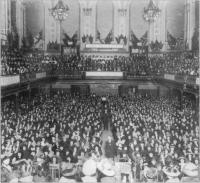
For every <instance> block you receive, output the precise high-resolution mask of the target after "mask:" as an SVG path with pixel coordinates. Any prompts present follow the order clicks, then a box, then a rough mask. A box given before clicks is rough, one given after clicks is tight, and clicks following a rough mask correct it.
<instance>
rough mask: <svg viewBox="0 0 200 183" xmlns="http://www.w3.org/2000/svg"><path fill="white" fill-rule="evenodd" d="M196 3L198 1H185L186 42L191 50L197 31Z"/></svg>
mask: <svg viewBox="0 0 200 183" xmlns="http://www.w3.org/2000/svg"><path fill="white" fill-rule="evenodd" d="M195 2H196V0H185V25H184V28H185V30H184V31H185V32H184V40H185V43H186V46H187V48H188V49H189V50H191V48H192V36H193V34H194V30H195Z"/></svg>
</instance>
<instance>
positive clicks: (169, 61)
mask: <svg viewBox="0 0 200 183" xmlns="http://www.w3.org/2000/svg"><path fill="white" fill-rule="evenodd" d="M1 64H2V69H1V71H2V75H16V74H23V73H31V72H43V71H53V73H54V74H56V73H57V74H64V75H67V74H71V73H74V72H82V71H114V72H116V71H122V72H123V71H125V72H127V73H128V75H130V76H145V75H148V76H149V75H163V74H177V75H191V76H199V63H198V57H194V56H191V54H187V53H184V54H183V53H182V54H180V53H165V54H160V55H149V56H147V55H146V54H133V55H131V56H129V57H125V56H115V57H113V58H111V57H109V58H101V57H100V58H98V57H96V58H94V57H92V56H78V55H76V54H71V55H63V56H57V55H53V56H41V55H40V56H30V55H29V56H22V55H20V54H16V55H15V54H13V53H8V54H6V53H5V54H3V55H2V63H1Z"/></svg>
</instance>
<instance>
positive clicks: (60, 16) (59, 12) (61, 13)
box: [49, 0, 69, 22]
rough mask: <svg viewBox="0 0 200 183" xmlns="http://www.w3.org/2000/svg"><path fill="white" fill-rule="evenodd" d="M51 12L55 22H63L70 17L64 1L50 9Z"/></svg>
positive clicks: (60, 0)
mask: <svg viewBox="0 0 200 183" xmlns="http://www.w3.org/2000/svg"><path fill="white" fill-rule="evenodd" d="M49 11H50V13H51V15H52V16H53V17H54V19H55V20H58V21H60V22H62V21H64V20H65V19H66V18H67V16H68V11H69V7H68V6H67V5H64V3H63V1H62V0H59V1H58V3H57V4H56V5H55V7H53V8H52V9H49Z"/></svg>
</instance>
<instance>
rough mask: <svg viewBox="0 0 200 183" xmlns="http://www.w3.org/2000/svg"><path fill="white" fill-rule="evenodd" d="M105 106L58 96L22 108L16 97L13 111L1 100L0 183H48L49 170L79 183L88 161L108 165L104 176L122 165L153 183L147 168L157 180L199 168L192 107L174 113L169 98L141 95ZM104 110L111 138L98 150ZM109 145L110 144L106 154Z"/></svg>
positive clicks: (100, 100)
mask: <svg viewBox="0 0 200 183" xmlns="http://www.w3.org/2000/svg"><path fill="white" fill-rule="evenodd" d="M104 99H105V100H103V98H101V97H99V96H96V95H95V94H91V95H89V96H79V95H72V94H67V93H65V92H64V91H57V92H55V93H51V94H46V93H40V94H38V95H36V96H34V97H33V98H31V100H29V101H28V100H27V99H26V97H25V96H24V97H23V96H22V97H20V98H19V100H18V104H17V106H16V102H17V101H15V100H12V99H5V100H4V101H3V102H2V110H1V116H2V125H1V130H2V132H1V134H2V138H1V163H2V165H1V168H2V170H1V172H2V173H1V176H2V179H1V180H2V181H3V182H9V181H10V180H11V179H14V178H15V179H17V180H20V181H22V180H24V179H23V178H25V180H26V177H27V176H28V177H29V178H33V177H34V180H35V179H36V178H37V181H38V182H41V179H42V178H44V179H45V180H43V181H50V180H51V174H50V168H49V167H50V166H49V165H50V164H52V163H55V164H59V165H60V166H61V176H62V179H67V180H68V181H69V180H71V179H73V180H74V181H79V182H80V181H83V180H84V179H83V177H84V171H83V169H82V166H83V165H84V163H85V162H86V161H87V160H89V159H91V160H93V161H95V162H96V163H97V164H98V163H100V162H101V161H102V159H104V160H105V159H109V162H112V166H110V169H111V168H112V167H113V166H114V165H115V162H116V161H125V162H126V161H128V162H130V163H131V164H132V166H133V167H134V168H136V170H135V171H133V172H135V173H133V174H134V177H135V178H137V179H138V180H140V181H144V180H145V179H147V178H152V179H153V178H155V177H154V175H152V174H151V173H150V174H149V175H148V172H146V173H144V172H145V171H146V170H151V169H152V168H156V170H159V172H160V173H159V174H158V175H159V176H160V178H159V180H160V181H163V179H165V178H166V176H167V175H170V174H173V175H174V174H176V176H177V179H178V178H181V177H182V176H185V174H187V173H188V171H189V172H193V174H194V173H196V172H197V171H196V170H195V171H194V170H187V172H184V169H187V168H185V166H186V165H187V164H188V163H190V165H191V164H192V167H196V168H197V166H198V133H199V129H198V118H197V117H196V116H195V111H194V109H193V108H191V106H192V105H184V107H183V110H179V108H177V104H178V100H177V99H176V98H174V97H172V98H171V99H170V98H167V97H165V98H164V97H153V96H147V95H145V96H141V95H140V94H136V95H135V96H132V97H131V98H122V97H119V96H109V95H107V96H105V97H104ZM105 101H106V102H105ZM189 102H190V101H189ZM105 105H106V106H107V107H104V108H103V106H105ZM103 109H106V111H107V113H108V114H109V115H110V119H111V120H110V121H109V122H108V121H107V123H110V126H111V130H112V134H113V137H112V135H109V136H108V144H107V145H108V147H107V146H104V147H106V148H105V149H104V148H103V146H102V137H101V134H102V131H103V130H104V128H105V126H104V124H103V123H102V119H103V118H102V116H104V113H102V112H103V111H102V110H103ZM104 112H105V111H104ZM106 128H107V127H106ZM109 144H112V145H113V148H112V149H111V150H110V151H109ZM104 151H105V152H104ZM104 153H105V154H104ZM102 155H103V156H102ZM69 164H70V166H71V167H73V166H76V167H77V166H78V167H79V168H77V169H76V170H75V171H74V174H73V175H70V176H69V175H68V174H67V172H68V171H69V170H66V169H67V167H68V166H69ZM133 167H132V168H133ZM104 168H106V167H104ZM134 168H133V169H134ZM190 168H191V166H190ZM133 169H132V170H133ZM99 170H100V171H101V169H99ZM92 172H93V171H92ZM112 172H113V173H112V176H117V175H115V171H112ZM156 172H157V171H156ZM68 173H69V172H68ZM95 173H96V171H95V172H93V175H92V174H91V176H93V177H96V178H97V180H96V182H97V181H101V178H102V177H105V176H106V174H105V175H103V176H102V174H100V175H101V177H100V178H99V173H96V174H95ZM163 174H164V175H165V176H163ZM86 176H88V175H86ZM152 176H153V177H152ZM39 180H40V181H39ZM67 180H65V181H67ZM115 180H116V179H115ZM35 181H36V180H35ZM22 182H23V181H22ZM86 182H87V181H86Z"/></svg>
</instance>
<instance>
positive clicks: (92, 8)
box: [79, 0, 97, 50]
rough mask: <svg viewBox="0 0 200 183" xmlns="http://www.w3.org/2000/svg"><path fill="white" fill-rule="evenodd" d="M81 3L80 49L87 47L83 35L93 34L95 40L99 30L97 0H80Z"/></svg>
mask: <svg viewBox="0 0 200 183" xmlns="http://www.w3.org/2000/svg"><path fill="white" fill-rule="evenodd" d="M79 4H80V9H79V11H80V42H81V47H80V49H81V50H83V49H84V48H85V43H83V41H82V37H83V36H87V35H88V36H92V38H93V42H94V41H95V39H96V30H97V27H96V26H97V22H96V21H97V18H96V16H97V13H96V9H97V7H96V6H97V0H79ZM86 42H88V41H87V40H86Z"/></svg>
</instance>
